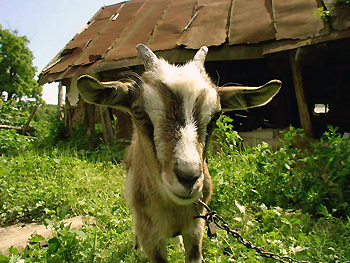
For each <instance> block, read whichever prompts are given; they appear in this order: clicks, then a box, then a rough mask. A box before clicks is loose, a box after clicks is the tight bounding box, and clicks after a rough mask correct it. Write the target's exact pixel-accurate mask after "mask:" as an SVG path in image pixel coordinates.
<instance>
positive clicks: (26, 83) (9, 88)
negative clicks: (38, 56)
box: [0, 24, 43, 103]
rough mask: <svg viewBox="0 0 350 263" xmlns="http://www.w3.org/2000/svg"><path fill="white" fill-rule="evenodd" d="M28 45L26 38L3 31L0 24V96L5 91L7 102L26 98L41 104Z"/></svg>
mask: <svg viewBox="0 0 350 263" xmlns="http://www.w3.org/2000/svg"><path fill="white" fill-rule="evenodd" d="M28 43H29V40H28V38H27V37H26V36H19V35H18V32H17V31H16V30H14V31H11V30H8V29H3V28H2V25H1V24H0V94H2V93H3V92H4V91H5V92H6V93H7V99H6V100H8V101H9V100H12V99H19V100H22V99H24V98H28V99H35V100H36V101H38V102H40V103H42V102H43V101H42V99H41V92H42V87H41V86H39V84H38V83H37V81H36V80H35V79H34V76H35V73H36V70H37V69H36V68H35V67H34V66H33V63H32V61H33V59H34V56H33V53H32V52H31V51H30V50H29V48H28Z"/></svg>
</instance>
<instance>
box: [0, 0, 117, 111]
mask: <svg viewBox="0 0 350 263" xmlns="http://www.w3.org/2000/svg"><path fill="white" fill-rule="evenodd" d="M119 2H123V1H121V0H114V1H111V0H56V1H55V0H0V24H2V26H3V28H10V29H12V30H18V31H19V34H20V35H26V36H27V37H28V38H29V40H30V44H29V48H30V50H31V51H32V52H33V54H34V56H35V59H34V61H33V63H34V66H36V67H37V68H38V73H39V72H40V71H41V70H42V69H43V68H44V67H45V66H46V65H47V64H48V63H49V62H50V60H51V59H52V58H53V57H54V56H55V55H56V54H57V53H58V52H59V51H60V50H61V49H62V48H63V47H64V46H65V45H66V44H67V43H68V41H69V40H70V39H71V38H72V37H73V36H74V35H75V34H76V33H77V32H78V31H79V30H80V29H81V28H82V27H83V26H84V25H85V24H86V22H88V21H89V19H90V18H91V17H92V16H93V15H94V14H95V13H96V12H97V11H98V10H99V9H100V8H101V7H102V6H104V5H112V4H116V3H119ZM57 85H58V84H57V83H53V84H46V85H44V90H43V99H44V100H45V101H46V103H49V104H57Z"/></svg>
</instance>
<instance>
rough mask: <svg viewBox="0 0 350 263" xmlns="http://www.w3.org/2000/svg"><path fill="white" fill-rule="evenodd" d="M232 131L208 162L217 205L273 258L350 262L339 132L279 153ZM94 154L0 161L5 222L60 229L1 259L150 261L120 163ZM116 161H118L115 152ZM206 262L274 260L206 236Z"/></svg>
mask: <svg viewBox="0 0 350 263" xmlns="http://www.w3.org/2000/svg"><path fill="white" fill-rule="evenodd" d="M225 127H226V128H225ZM225 127H221V131H223V132H224V137H223V136H222V134H221V135H220V132H217V133H216V136H217V144H216V145H214V147H213V149H219V151H218V152H217V151H213V149H212V150H211V154H210V156H209V158H208V163H209V167H210V173H211V176H212V179H213V188H214V191H213V197H212V201H211V203H210V207H211V208H212V209H213V210H215V211H217V212H218V214H219V215H221V216H223V217H224V218H225V220H227V222H228V223H229V225H230V227H231V228H233V229H235V230H238V231H239V232H240V233H241V235H242V236H243V237H244V238H245V239H247V240H249V241H251V242H252V243H254V244H255V245H257V246H260V247H263V248H264V249H266V250H268V251H271V252H274V253H278V254H280V255H289V256H292V257H294V258H296V259H298V260H308V261H310V262H327V263H329V262H346V261H349V260H350V242H349V240H350V220H349V213H348V209H347V207H346V204H347V202H348V197H347V195H346V194H347V192H346V191H347V188H344V190H342V193H343V195H340V193H338V190H337V189H338V188H339V187H340V186H341V187H344V186H343V185H340V183H341V182H343V183H344V182H345V186H346V183H347V182H348V181H347V180H349V175H348V170H347V169H348V166H347V165H348V163H349V160H350V158H349V155H348V150H346V149H348V148H347V147H348V144H347V143H348V141H344V140H341V139H339V136H338V135H336V133H334V132H333V133H334V134H328V135H327V138H328V139H327V140H326V139H324V141H322V140H321V142H322V145H323V144H326V145H327V148H326V149H324V148H322V147H323V146H322V145H314V146H313V149H311V150H309V151H308V152H307V154H306V153H304V152H302V151H299V150H297V149H295V148H293V147H292V146H291V144H290V145H289V144H288V143H287V144H286V145H285V147H283V148H282V149H280V150H278V151H273V150H272V149H270V148H269V147H268V146H266V145H260V146H258V147H255V148H248V149H245V150H243V151H240V150H236V146H237V145H238V144H239V143H240V139H239V138H238V137H237V136H236V135H235V134H234V133H232V131H230V129H231V128H230V127H229V126H227V125H226V126H225ZM287 137H288V136H287ZM227 138H228V139H227ZM343 144H344V145H343ZM116 145H118V144H116ZM332 145H336V146H337V147H335V148H332ZM332 149H333V150H332ZM338 149H341V151H339V150H338ZM119 150H120V149H119ZM97 151H99V152H98V154H99V156H101V158H97V157H96V152H94V154H91V152H88V151H81V150H76V149H74V148H66V149H64V148H60V150H57V148H52V149H49V148H47V149H45V150H38V149H35V147H34V148H33V149H27V150H26V151H23V152H20V153H17V154H14V155H3V156H0V224H1V225H3V226H4V225H9V224H13V223H18V222H31V221H33V220H37V221H40V222H45V223H46V224H53V226H54V228H55V230H56V232H55V233H56V234H55V236H54V237H53V238H51V239H47V240H46V241H47V242H48V246H47V247H43V248H40V246H39V241H40V240H41V239H42V237H40V236H34V237H32V239H31V243H30V245H29V246H28V248H27V249H26V250H25V251H17V250H16V249H14V248H10V252H11V253H12V255H11V256H9V257H5V256H3V255H2V256H1V255H0V262H16V260H18V259H20V258H23V259H25V262H147V260H146V258H145V257H144V255H143V254H142V252H140V251H139V250H138V251H134V250H133V249H132V247H133V234H132V215H131V214H130V210H129V209H128V207H127V205H126V204H125V200H124V181H125V171H124V169H123V166H122V164H120V162H119V161H118V160H119V157H118V158H116V159H111V158H108V157H107V155H106V153H110V152H111V149H110V148H109V147H100V148H98V149H97ZM113 154H114V155H116V156H119V155H120V153H118V150H115V152H113ZM304 154H305V155H304ZM322 154H323V155H324V156H322ZM103 156H106V158H104V157H103ZM330 156H332V158H333V159H332V160H331V161H328V162H327V163H326V162H325V158H327V159H329V158H330ZM305 158H307V159H305ZM322 158H324V159H322ZM104 159H107V160H104ZM116 160H117V161H116ZM319 163H321V164H323V166H320V165H319ZM305 164H307V165H305ZM315 166H320V167H321V168H322V169H318V168H317V167H316V168H317V169H316V168H315ZM319 170H320V171H319ZM308 173H310V175H308ZM325 175H327V176H325ZM305 180H306V181H305ZM309 180H312V182H313V183H312V184H311V186H308V185H307V182H309ZM338 180H340V181H338ZM344 180H345V181H344ZM330 181H331V183H329V182H330ZM335 185H339V187H338V188H337V187H335ZM307 187H308V188H307ZM342 189H343V188H342ZM312 193H315V194H318V195H317V196H315V194H314V195H312ZM310 195H311V197H314V199H312V198H311V197H310ZM316 197H317V198H316ZM330 197H332V199H330ZM307 198H309V199H307ZM310 204H311V205H310ZM339 211H340V212H339ZM75 215H89V216H92V217H94V218H95V223H94V224H93V225H87V226H85V227H83V228H82V229H81V230H79V231H78V230H75V229H70V228H69V226H68V227H65V226H64V225H63V224H61V223H60V220H61V219H63V218H65V217H72V216H75ZM52 222H53V223H52ZM168 253H169V261H170V262H184V253H183V252H181V251H178V250H177V249H175V247H174V245H173V243H171V242H169V245H168ZM203 256H204V262H274V261H273V260H269V259H264V258H262V257H261V256H259V255H257V254H256V253H255V252H254V251H252V250H249V249H247V248H245V247H244V246H242V245H241V244H240V243H239V242H237V240H235V239H234V238H233V237H231V236H230V235H228V234H227V233H225V232H224V231H222V230H218V236H217V237H215V238H212V239H208V238H205V240H204V248H203Z"/></svg>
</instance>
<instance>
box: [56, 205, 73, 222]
mask: <svg viewBox="0 0 350 263" xmlns="http://www.w3.org/2000/svg"><path fill="white" fill-rule="evenodd" d="M69 209H70V207H69V205H65V206H63V207H62V208H61V210H60V211H59V213H58V217H59V218H60V219H64V218H65V217H66V215H67V214H68V212H69Z"/></svg>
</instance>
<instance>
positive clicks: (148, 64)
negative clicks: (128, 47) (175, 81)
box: [136, 44, 159, 70]
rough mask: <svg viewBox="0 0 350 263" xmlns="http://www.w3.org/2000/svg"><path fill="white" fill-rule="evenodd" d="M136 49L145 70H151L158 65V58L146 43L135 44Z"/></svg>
mask: <svg viewBox="0 0 350 263" xmlns="http://www.w3.org/2000/svg"><path fill="white" fill-rule="evenodd" d="M136 49H137V51H138V52H139V54H140V56H141V58H142V60H143V64H144V65H145V68H146V70H152V69H154V68H156V67H157V66H158V63H159V59H158V58H157V56H156V55H155V54H154V53H153V52H152V50H150V49H149V48H148V47H147V46H146V45H143V44H139V45H137V46H136Z"/></svg>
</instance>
